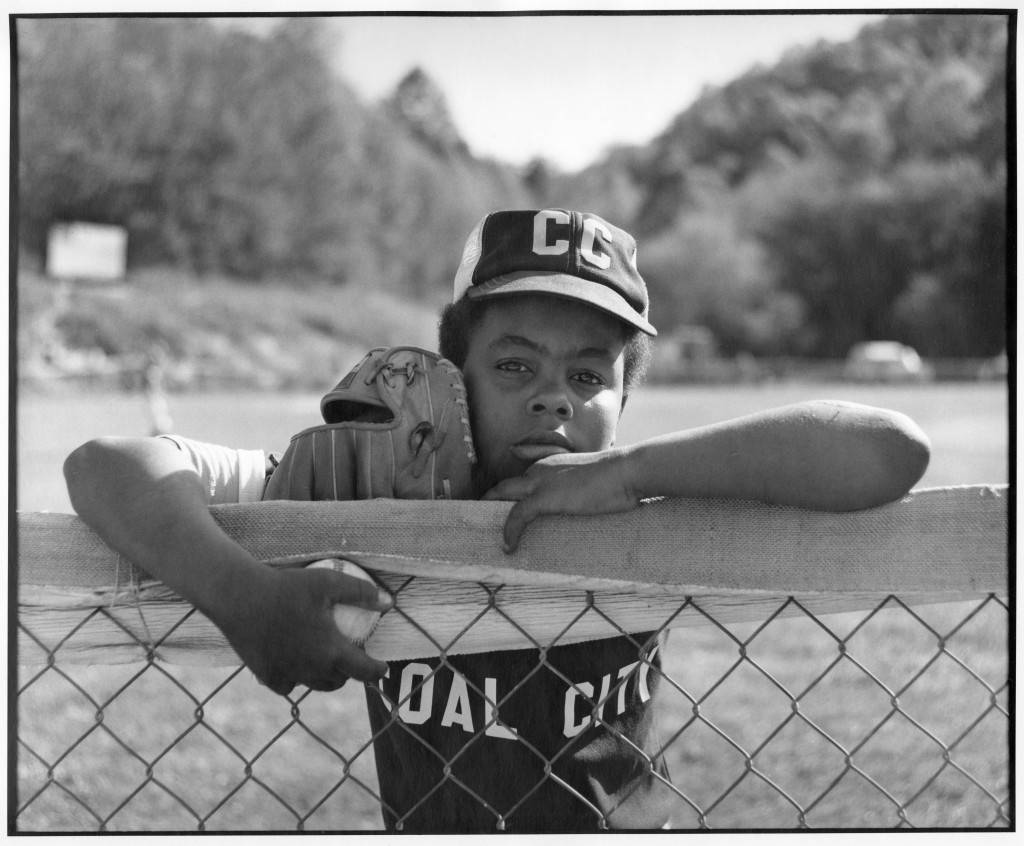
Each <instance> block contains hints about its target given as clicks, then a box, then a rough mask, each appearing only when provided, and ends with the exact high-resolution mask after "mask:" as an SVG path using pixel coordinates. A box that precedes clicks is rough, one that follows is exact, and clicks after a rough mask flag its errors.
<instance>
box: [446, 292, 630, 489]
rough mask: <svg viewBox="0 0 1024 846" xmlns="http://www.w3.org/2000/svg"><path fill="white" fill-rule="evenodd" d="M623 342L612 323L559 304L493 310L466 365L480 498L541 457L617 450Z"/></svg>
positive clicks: (522, 299)
mask: <svg viewBox="0 0 1024 846" xmlns="http://www.w3.org/2000/svg"><path fill="white" fill-rule="evenodd" d="M623 336H624V332H623V330H622V325H621V323H620V322H619V321H618V320H617V319H615V318H614V317H611V316H610V315H607V314H605V313H604V312H601V311H598V310H597V309H594V308H591V307H589V306H587V305H584V304H582V303H579V302H575V301H572V300H565V299H561V298H559V297H550V296H543V295H522V296H512V297H508V298H502V299H496V300H495V301H494V302H493V303H491V304H489V305H488V308H487V310H486V311H485V312H484V318H483V320H482V321H481V322H480V323H479V324H478V325H477V326H475V327H474V328H473V330H472V333H471V335H470V339H469V345H468V351H467V354H466V361H465V364H464V366H463V374H464V376H465V381H466V389H467V393H468V398H469V407H470V412H471V416H472V425H473V440H474V442H475V446H476V451H477V455H478V457H479V466H478V494H483V493H484V492H486V491H487V490H489V489H490V488H492V487H493V486H494V485H496V484H497V483H498V482H500V481H502V480H503V479H507V478H510V477H514V476H521V475H522V474H523V473H524V472H525V471H526V469H527V468H528V467H529V466H530V465H531V464H533V462H534V461H536V460H537V459H539V458H543V457H545V456H548V455H556V454H559V453H563V452H599V451H601V450H605V449H608V447H610V446H611V445H612V443H613V441H614V440H615V429H616V426H617V424H618V420H619V415H620V413H621V411H622V405H623V362H624V350H625V342H624V337H623Z"/></svg>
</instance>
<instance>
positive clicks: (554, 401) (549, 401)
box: [529, 388, 572, 420]
mask: <svg viewBox="0 0 1024 846" xmlns="http://www.w3.org/2000/svg"><path fill="white" fill-rule="evenodd" d="M529 408H530V412H531V413H532V414H554V415H556V416H557V417H561V418H562V419H563V420H568V419H570V418H571V417H572V403H571V402H569V398H568V397H567V396H566V394H565V391H561V390H558V389H557V388H548V389H547V390H544V391H540V392H539V393H536V394H534V395H533V397H532V398H531V399H530V404H529Z"/></svg>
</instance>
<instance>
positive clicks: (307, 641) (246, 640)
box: [215, 567, 393, 696]
mask: <svg viewBox="0 0 1024 846" xmlns="http://www.w3.org/2000/svg"><path fill="white" fill-rule="evenodd" d="M236 599H237V601H236V602H234V603H232V608H231V610H230V612H226V613H227V614H228V615H229V616H230V619H222V620H218V621H215V622H217V623H218V625H219V626H220V628H221V630H222V631H223V632H224V634H225V636H226V637H227V639H228V641H229V642H230V644H231V646H232V647H233V648H234V650H235V651H236V652H237V653H238V655H239V657H240V658H241V659H242V660H243V661H244V662H245V664H246V666H248V667H249V669H251V670H252V671H253V673H254V674H255V675H256V678H257V679H258V680H259V681H260V682H261V683H262V684H264V685H266V686H267V687H269V688H270V689H271V690H272V691H274V692H275V693H279V694H281V695H282V696H284V695H287V694H288V693H290V692H291V690H292V689H293V688H294V687H295V686H296V685H298V684H302V685H305V686H306V687H309V688H311V689H313V690H325V691H327V690H337V689H338V688H339V687H341V686H342V685H343V684H345V682H346V681H347V680H348V679H349V678H350V677H351V678H354V679H358V680H359V681H374V680H376V679H378V678H380V677H381V676H383V675H384V673H385V672H387V664H385V663H384V662H382V661H377V660H376V659H374V658H371V657H370V656H368V655H367V654H366V653H365V652H364V651H363V649H362V648H360V647H358V646H356V645H355V644H354V643H352V642H350V641H348V640H346V639H345V638H344V637H342V635H341V633H340V632H339V631H338V628H337V626H336V625H335V623H334V612H333V608H334V605H335V604H337V603H342V604H346V605H354V606H357V607H359V608H367V609H370V610H374V611H386V610H387V609H389V608H390V607H391V605H392V603H393V600H392V599H391V597H390V596H389V595H388V594H387V593H386V592H384V591H382V590H379V589H378V588H377V586H376V585H373V584H371V583H369V582H366V581H363V580H362V579H357V578H355V577H353V576H347V575H344V574H342V573H339V572H335V571H333V570H328V569H281V570H273V569H271V568H269V567H267V568H266V572H265V573H262V574H261V577H260V578H259V579H258V580H255V583H253V584H249V585H246V586H245V588H244V589H242V590H240V591H239V595H238V596H237V597H236Z"/></svg>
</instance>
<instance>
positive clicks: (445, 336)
mask: <svg viewBox="0 0 1024 846" xmlns="http://www.w3.org/2000/svg"><path fill="white" fill-rule="evenodd" d="M492 302H493V300H486V299H485V300H472V299H470V298H469V297H462V298H461V299H459V300H458V301H457V302H454V303H449V304H448V305H446V306H445V307H444V308H443V309H442V310H441V317H440V319H439V320H438V324H437V329H438V351H439V352H440V353H441V355H442V356H444V357H445V358H447V359H448V360H449V361H451V362H453V363H454V364H455V366H456V367H459V368H460V369H461V368H463V367H465V364H466V355H467V354H468V352H469V337H470V333H471V332H472V331H473V328H474V327H475V326H478V325H479V324H480V321H482V320H483V317H484V313H485V311H486V310H487V308H488V307H489V306H490V305H491V303H492ZM622 334H623V339H624V340H625V342H626V350H625V353H626V355H625V363H624V367H623V371H624V372H623V393H624V394H629V393H630V391H632V390H633V389H634V388H636V387H637V386H638V385H640V383H641V382H643V380H644V376H646V375H647V368H648V367H650V364H651V358H652V356H653V351H654V339H653V338H652V337H651V336H650V335H648V334H647V333H646V332H644V331H643V330H641V329H634V328H633V327H632V326H629V325H627V324H626V323H622Z"/></svg>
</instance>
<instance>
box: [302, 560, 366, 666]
mask: <svg viewBox="0 0 1024 846" xmlns="http://www.w3.org/2000/svg"><path fill="white" fill-rule="evenodd" d="M309 566H310V567H329V568H331V569H332V570H335V571H337V572H339V573H344V574H345V575H346V576H355V577H356V578H357V579H365V580H366V581H368V582H372V583H373V584H376V582H375V581H374V580H373V579H372V578H371V577H370V575H369V573H367V572H366V571H365V570H364V569H363V568H362V567H359V566H357V565H355V564H353V563H352V562H351V561H345V560H343V559H341V558H325V559H323V560H322V561H314V562H313V563H312V564H310V565H309ZM379 622H380V612H379V611H368V610H367V609H365V608H356V607H354V606H352V605H342V604H338V605H335V606H334V624H335V625H336V626H337V627H338V630H339V631H340V632H341V633H342V635H343V636H344V637H345V638H347V639H348V640H350V641H352V642H353V643H355V644H357V645H359V646H362V645H363V644H364V643H366V640H367V638H369V637H370V635H372V634H373V630H374V629H375V628H377V623H379Z"/></svg>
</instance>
